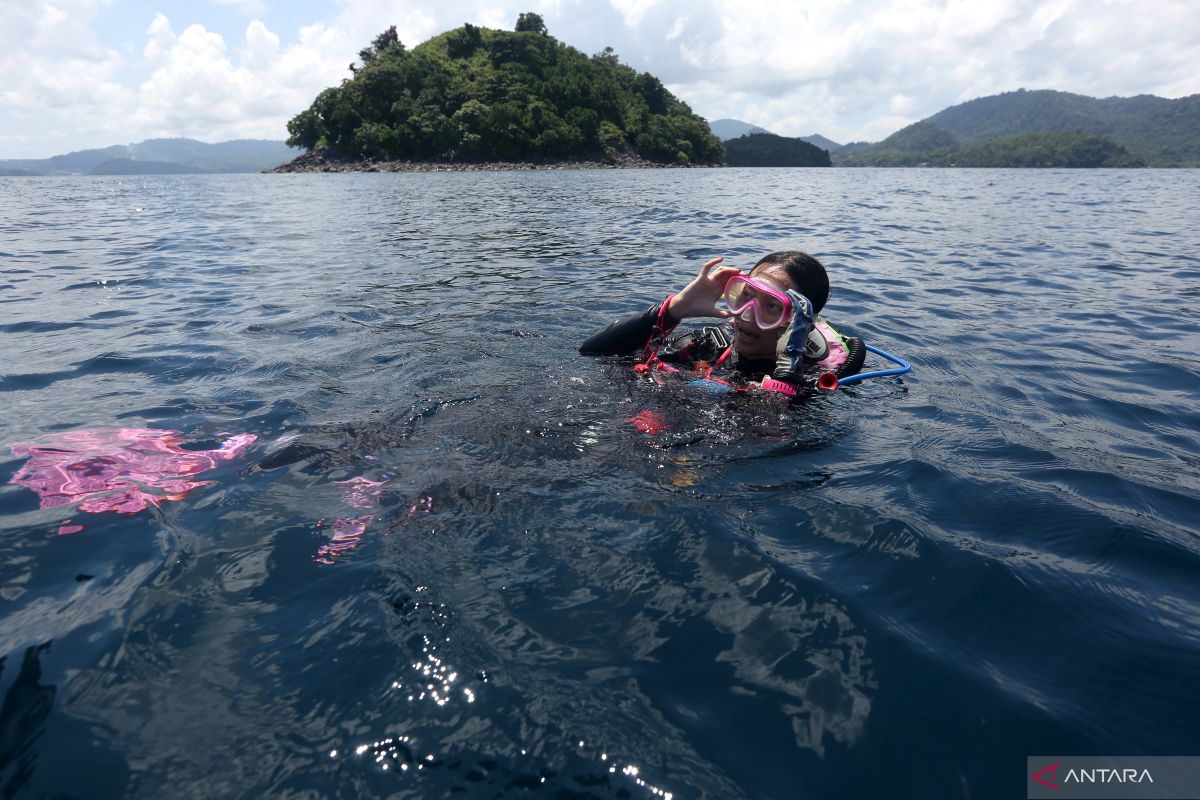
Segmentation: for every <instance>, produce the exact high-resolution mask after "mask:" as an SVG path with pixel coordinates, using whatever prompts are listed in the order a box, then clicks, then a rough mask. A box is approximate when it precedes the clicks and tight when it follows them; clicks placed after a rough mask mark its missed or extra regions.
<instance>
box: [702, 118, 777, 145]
mask: <svg viewBox="0 0 1200 800" xmlns="http://www.w3.org/2000/svg"><path fill="white" fill-rule="evenodd" d="M708 127H709V128H711V129H712V132H713V136H716V137H717V138H718V139H720V140H721V141H722V142H726V141H729V140H730V139H736V138H738V137H739V136H745V135H746V134H748V133H770V131H768V130H767V129H766V128H760V127H758V126H757V125H751V124H750V123H749V122H742V121H741V120H740V119H714V120H713V121H712V122H710V123H708Z"/></svg>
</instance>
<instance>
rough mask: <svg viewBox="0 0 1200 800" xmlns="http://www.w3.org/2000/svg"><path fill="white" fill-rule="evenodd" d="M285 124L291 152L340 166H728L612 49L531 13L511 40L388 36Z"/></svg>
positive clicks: (680, 106)
mask: <svg viewBox="0 0 1200 800" xmlns="http://www.w3.org/2000/svg"><path fill="white" fill-rule="evenodd" d="M359 55H360V59H361V63H360V64H356V65H353V66H352V67H351V71H352V76H351V77H350V78H349V79H347V80H345V81H344V82H343V83H342V84H341V85H339V86H332V87H330V88H328V89H326V90H324V91H323V92H321V93H320V94H319V95H318V96H317V98H316V99H315V100H314V101H313V104H312V106H311V107H310V108H308V109H307V110H305V111H303V112H301V113H300V114H297V115H296V116H295V117H294V118H293V119H292V120H291V121H290V122H289V123H288V132H289V133H290V134H291V137H290V138H289V139H288V144H291V145H293V146H298V147H304V148H306V149H309V150H313V149H317V148H324V149H326V150H327V151H328V152H330V154H331V155H333V156H335V157H338V158H341V159H345V160H399V159H415V160H433V161H467V162H472V161H528V160H541V159H546V160H560V159H561V160H566V159H594V158H603V157H605V156H606V155H607V156H608V157H614V156H617V155H619V154H634V155H636V156H638V157H640V158H642V159H646V160H649V161H654V162H659V163H675V164H714V163H720V162H721V160H722V157H723V151H722V149H721V143H720V141H719V140H718V139H717V138H716V137H715V136H713V135H712V133H711V132H710V130H709V127H708V123H706V122H705V121H704V120H703V119H702V118H700V117H698V116H696V115H695V114H693V113H692V111H691V109H690V108H688V106H687V105H686V104H684V103H682V102H680V101H679V100H678V99H676V98H675V97H674V96H673V95H672V94H671V93H670V92H668V91H667V90H666V88H664V87H663V85H662V83H661V82H660V81H659V80H658V79H657V78H655V77H654V76H653V75H650V74H649V73H645V72H642V73H639V72H637V71H636V70H633V69H631V68H630V67H627V66H625V65H623V64H621V63H620V61H619V60H618V59H617V56H616V55H615V54H614V53H613V52H612V50H611V48H606V49H605V50H604V52H602V53H598V54H596V55H594V56H590V57H589V56H586V55H584V54H583V53H581V52H579V51H578V50H576V49H574V48H572V47H568V46H566V45H564V44H562V43H560V42H558V41H557V40H556V39H554V38H553V37H552V36H550V35H549V34H548V33H547V32H546V29H545V26H544V25H543V24H542V20H541V18H540V17H539V16H538V15H536V14H522V15H521V16H520V18H519V19H518V21H517V29H516V30H514V31H498V30H490V29H487V28H478V27H475V26H473V25H464V26H462V27H461V28H456V29H455V30H452V31H448V32H446V33H443V34H441V35H440V36H435V37H434V38H432V39H430V40H429V41H427V42H424V43H423V44H420V45H418V46H416V47H414V48H413V49H411V50H409V49H407V48H406V47H405V46H404V44H403V43H402V42H400V41H399V39H398V38H397V35H396V29H395V28H394V27H393V28H390V29H388V30H387V31H385V32H384V33H382V34H380V35H379V36H378V37H376V39H375V41H374V42H373V43H372V44H371V46H370V47H368V48H366V49H364V50H363V51H362V52H361V53H360V54H359Z"/></svg>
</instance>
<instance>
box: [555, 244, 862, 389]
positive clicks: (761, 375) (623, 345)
mask: <svg viewBox="0 0 1200 800" xmlns="http://www.w3.org/2000/svg"><path fill="white" fill-rule="evenodd" d="M723 261H724V259H723V258H714V259H712V260H710V261H706V262H705V263H704V266H702V267H701V268H700V272H699V274H697V275H696V277H695V278H694V279H693V280H692V281H691V283H689V284H688V285H687V286H685V287H684V288H683V289H682V290H680V291H679V292H678V293H676V294H673V295H670V296H668V297H667V299H666V300H664V301H662V302H661V303H657V304H655V305H653V306H651V307H650V308H649V309H647V310H646V311H644V312H642V313H639V314H633V315H631V316H629V317H626V318H624V319H621V320H617V321H616V322H614V323H612V324H611V325H609V326H608V327H607V328H605V329H604V330H602V331H600V332H599V333H597V334H595V335H593V336H591V337H589V338H588V339H587V341H585V342H584V343H583V344H582V345H581V346H580V348H579V352H580V353H583V354H584V355H624V354H627V353H630V352H634V351H636V350H638V349H641V351H642V358H643V361H642V363H639V364H638V366H637V367H635V369H637V370H638V371H639V372H651V374H653V371H654V370H659V371H664V372H679V371H692V372H693V374H694V377H696V378H698V379H699V380H700V381H701V382H702V383H704V384H705V385H709V386H718V387H720V386H724V387H727V388H726V389H724V390H725V391H728V390H729V389H733V390H738V391H749V390H753V389H762V390H765V391H768V392H780V393H782V394H785V395H789V396H796V395H798V394H800V393H802V392H803V391H804V390H805V389H807V388H808V386H810V385H812V384H814V383H815V382H816V381H817V376H819V375H825V376H828V375H833V376H835V377H836V378H842V377H844V376H848V375H852V374H854V373H855V372H857V371H858V370H859V369H861V368H862V365H863V360H864V358H865V355H866V353H865V351H864V345H863V343H862V342H861V341H860V340H858V339H843V338H842V336H841V335H840V334H839V333H838V332H837V331H836V330H835V329H834V328H833V326H832V325H830V324H829V323H828V322H826V321H825V320H823V319H821V318H820V317H819V316H818V314H820V312H821V309H822V308H824V306H825V302H826V301H827V300H828V299H829V276H828V275H827V274H826V272H825V267H824V266H823V265H822V264H821V262H820V261H818V260H817V259H815V258H813V257H812V256H810V255H808V254H807V253H802V252H799V251H795V250H789V251H783V252H778V253H770V254H769V255H766V256H763V258H761V259H760V260H759V262H758V263H757V264H755V265H754V268H753V269H751V270H750V272H749V274H746V273H743V272H741V271H740V270H738V269H737V268H735V267H724V266H721V263H722V262H723ZM694 318H718V319H723V320H725V321H724V322H722V323H721V324H718V325H708V326H705V327H703V328H700V329H698V330H690V331H686V332H683V333H677V334H672V331H673V330H674V328H675V326H676V325H678V324H679V323H680V322H682V321H683V320H686V319H694ZM718 370H720V373H719V374H720V376H721V377H714V372H716V371H718ZM836 384H837V382H836V380H835V381H833V386H836ZM823 388H825V387H824V386H823Z"/></svg>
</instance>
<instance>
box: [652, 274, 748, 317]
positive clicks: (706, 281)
mask: <svg viewBox="0 0 1200 800" xmlns="http://www.w3.org/2000/svg"><path fill="white" fill-rule="evenodd" d="M724 260H725V259H724V258H714V259H712V260H710V261H705V262H704V266H702V267H701V268H700V273H699V274H698V275H696V277H695V278H694V279H692V282H691V283H689V284H688V285H687V286H685V287H683V289H682V290H680V292H679V294H677V295H675V296H674V297H672V298H671V304H670V306H668V307H667V313H668V314H669V315H670V316H671V318H672V319H674V320H675V321H676V322H678V321H679V320H684V319H687V318H689V317H728V316H730V313H729V312H728V311H726V310H725V309H723V308H717V301H718V300H720V299H721V294H722V292H724V291H725V284H726V283H728V282H729V279H730V278H732V277H733V276H734V275H737V274H738V269H737V267H722V266H718V265H719V264H720V263H721V262H722V261H724Z"/></svg>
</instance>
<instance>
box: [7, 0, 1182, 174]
mask: <svg viewBox="0 0 1200 800" xmlns="http://www.w3.org/2000/svg"><path fill="white" fill-rule="evenodd" d="M524 11H533V12H536V13H538V14H540V15H541V16H542V18H543V20H544V21H545V23H546V27H547V28H548V29H549V32H550V34H551V35H552V36H555V37H556V38H557V39H559V40H560V41H562V42H565V43H566V44H569V45H571V46H573V47H575V48H577V49H579V50H582V51H583V52H585V53H589V54H590V53H597V52H599V51H601V50H603V49H604V48H605V47H612V48H613V49H614V50H615V51H616V53H617V55H618V57H619V58H620V59H621V61H622V62H623V63H625V64H628V65H630V66H632V67H634V68H635V69H638V70H642V71H647V72H650V73H652V74H654V75H656V76H658V77H659V78H660V79H662V81H663V83H665V84H666V85H667V88H668V89H670V90H671V91H672V92H673V93H674V94H675V95H676V96H677V97H679V98H680V99H681V100H683V101H684V102H686V103H688V105H690V106H691V108H692V110H693V111H695V112H696V113H697V114H700V115H701V116H703V117H705V118H706V119H710V120H713V119H721V118H733V119H740V120H743V121H745V122H750V123H753V124H756V125H760V126H762V127H763V128H766V129H767V130H769V131H772V132H774V133H778V134H781V135H784V136H806V135H810V134H814V133H819V134H821V135H823V136H827V137H829V138H830V139H833V140H834V141H836V142H839V143H845V142H849V141H878V140H880V139H882V138H884V137H886V136H887V135H888V134H890V133H893V132H895V131H896V130H899V129H900V128H902V127H904V126H905V125H907V124H909V123H912V122H916V121H917V120H920V119H923V118H925V117H927V116H929V115H931V114H934V113H936V112H938V111H940V110H941V109H943V108H946V107H947V106H951V105H954V104H956V103H961V102H964V101H966V100H970V99H972V98H975V97H983V96H986V95H991V94H997V93H999V92H1004V91H1013V90H1016V89H1020V88H1025V89H1059V90H1063V91H1070V92H1077V93H1079V94H1085V95H1090V96H1092V97H1111V96H1119V97H1127V96H1132V95H1136V94H1155V95H1158V96H1160V97H1170V98H1176V97H1183V96H1186V95H1191V94H1196V93H1200V21H1198V20H1200V16H1198V15H1197V0H853V2H852V1H851V0H793V1H792V2H768V1H767V0H688V2H679V0H672V1H668V0H517V2H516V4H509V5H506V4H503V3H500V2H495V0H438V2H431V1H430V0H417V1H415V2H412V1H410V2H400V1H399V0H287V1H286V2H285V0H186V1H185V0H53V1H48V0H4V12H5V13H4V15H3V16H4V18H3V23H2V24H0V158H45V157H48V156H51V155H57V154H61V153H66V152H70V151H73V150H81V149H86V148H91V147H105V146H108V145H113V144H130V143H134V142H139V141H142V140H144V139H149V138H156V137H175V136H186V137H190V138H194V139H199V140H201V141H206V142H217V141H224V140H227V139H242V138H256V139H277V140H281V139H285V138H287V127H286V126H287V121H288V120H289V119H290V118H291V117H293V116H294V115H295V114H297V113H299V112H300V111H302V110H304V109H305V108H307V107H308V105H309V104H310V103H311V102H312V100H313V98H314V97H316V95H317V93H318V92H320V91H321V90H322V89H324V88H325V87H327V86H333V85H336V84H338V83H339V82H340V81H341V80H342V79H344V78H346V77H348V76H349V74H350V73H349V70H348V67H349V64H350V63H351V62H352V61H354V60H355V58H356V54H357V53H358V51H359V50H361V49H362V48H363V47H365V46H366V45H367V44H369V43H370V41H371V40H372V39H373V38H374V37H375V36H376V35H378V34H379V33H380V32H382V31H383V30H385V29H386V28H387V27H388V26H390V25H395V26H396V29H397V31H398V32H399V34H400V39H401V41H403V42H404V43H405V44H406V45H408V46H409V47H412V46H414V45H416V44H419V43H420V42H422V41H425V40H426V39H428V38H429V37H430V36H433V35H436V34H438V33H441V32H442V31H445V30H449V29H451V28H455V27H458V26H460V25H462V24H463V23H464V22H471V23H473V24H475V25H482V26H486V27H490V28H503V29H508V30H511V29H512V27H513V25H514V23H515V22H516V19H517V16H518V15H519V14H520V13H521V12H524Z"/></svg>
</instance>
